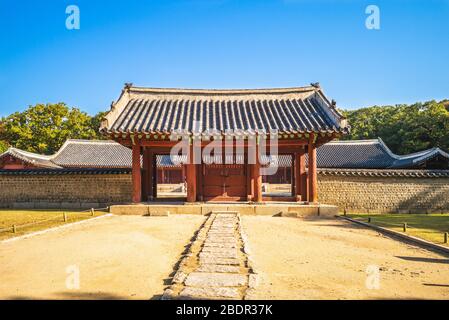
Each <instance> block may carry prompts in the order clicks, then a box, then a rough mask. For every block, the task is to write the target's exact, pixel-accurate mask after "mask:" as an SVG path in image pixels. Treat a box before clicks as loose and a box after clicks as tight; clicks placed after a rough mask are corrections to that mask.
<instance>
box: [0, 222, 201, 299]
mask: <svg viewBox="0 0 449 320" xmlns="http://www.w3.org/2000/svg"><path fill="white" fill-rule="evenodd" d="M203 221H204V217H202V216H193V215H182V216H181V215H179V216H170V217H141V216H112V217H105V218H101V219H99V220H96V221H91V222H87V223H85V224H82V225H78V226H73V227H70V228H67V229H64V230H58V231H55V232H50V233H47V234H44V235H39V236H35V237H32V238H29V239H21V240H17V241H14V242H11V243H0V299H151V298H158V296H159V295H160V294H161V293H162V292H163V290H164V288H165V286H166V284H165V283H164V281H166V279H167V277H168V276H169V275H170V274H171V273H172V272H173V267H174V265H175V264H176V262H177V261H178V259H179V257H180V255H181V253H182V252H183V251H184V249H185V245H187V244H188V243H189V241H190V238H191V237H192V236H193V234H194V232H195V231H196V230H198V228H199V227H200V225H201V223H202V222H203ZM73 266H76V267H73ZM76 268H79V289H73V286H76V280H75V277H74V276H75V274H76V272H77V271H76ZM66 282H67V284H68V285H69V289H68V288H67V285H66Z"/></svg>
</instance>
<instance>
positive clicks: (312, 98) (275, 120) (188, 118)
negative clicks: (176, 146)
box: [101, 85, 349, 134]
mask: <svg viewBox="0 0 449 320" xmlns="http://www.w3.org/2000/svg"><path fill="white" fill-rule="evenodd" d="M195 121H200V125H198V126H197V127H194V126H195ZM230 129H232V130H235V131H239V133H241V134H254V133H258V132H267V133H269V132H270V131H271V130H278V131H279V132H287V133H311V132H323V133H346V132H348V130H349V127H348V125H347V124H346V120H345V119H344V117H343V116H342V115H341V114H340V113H339V112H338V111H337V109H336V106H335V104H334V103H331V102H329V100H328V99H327V98H326V97H325V96H324V94H323V92H322V90H321V89H320V88H319V86H318V85H314V86H310V87H300V88H286V89H254V90H249V89H248V90H195V89H154V88H139V87H132V86H126V87H125V89H123V91H122V94H121V96H120V98H119V99H118V101H117V102H116V103H114V104H113V105H112V107H111V111H110V112H109V113H108V114H107V115H106V117H105V120H104V121H103V123H102V126H101V131H102V132H104V133H128V132H139V133H145V134H148V133H164V134H168V133H172V132H178V133H189V134H191V133H205V132H210V131H208V130H214V132H216V133H219V134H226V130H230Z"/></svg>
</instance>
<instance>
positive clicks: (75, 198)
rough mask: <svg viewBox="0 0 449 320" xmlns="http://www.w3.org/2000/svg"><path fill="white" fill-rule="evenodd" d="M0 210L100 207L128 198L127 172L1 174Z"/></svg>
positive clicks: (128, 179) (128, 177)
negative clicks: (0, 208)
mask: <svg viewBox="0 0 449 320" xmlns="http://www.w3.org/2000/svg"><path fill="white" fill-rule="evenodd" d="M0 190H1V191H0V207H2V208H36V209H40V208H42V209H51V208H71V209H77V208H101V207H106V206H108V205H110V204H114V203H127V202H129V201H130V199H131V191H132V183H131V175H130V174H129V173H128V172H121V171H114V170H99V171H92V170H87V171H81V170H78V171H76V170H75V171H74V170H72V171H70V170H64V171H57V172H54V171H48V170H42V171H28V172H26V173H25V172H24V173H18V172H14V173H13V172H11V173H9V174H6V173H4V172H3V173H0Z"/></svg>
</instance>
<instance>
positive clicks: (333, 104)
mask: <svg viewBox="0 0 449 320" xmlns="http://www.w3.org/2000/svg"><path fill="white" fill-rule="evenodd" d="M331 104H332V107H334V108H335V107H336V106H337V101H335V100H334V99H332V101H331Z"/></svg>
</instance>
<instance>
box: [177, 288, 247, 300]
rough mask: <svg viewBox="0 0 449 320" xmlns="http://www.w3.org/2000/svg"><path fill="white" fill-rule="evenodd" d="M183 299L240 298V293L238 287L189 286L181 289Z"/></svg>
mask: <svg viewBox="0 0 449 320" xmlns="http://www.w3.org/2000/svg"><path fill="white" fill-rule="evenodd" d="M180 298H181V299H198V298H200V299H201V298H203V299H214V298H216V299H220V298H221V299H223V298H228V299H239V298H240V294H239V291H238V289H237V288H217V287H205V288H201V287H200V288H196V287H187V288H184V290H182V291H181V294H180Z"/></svg>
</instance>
